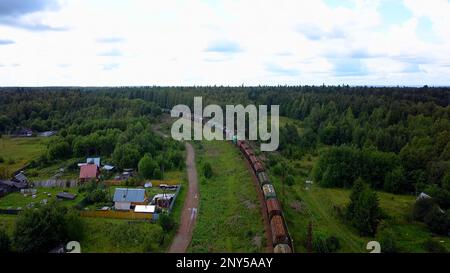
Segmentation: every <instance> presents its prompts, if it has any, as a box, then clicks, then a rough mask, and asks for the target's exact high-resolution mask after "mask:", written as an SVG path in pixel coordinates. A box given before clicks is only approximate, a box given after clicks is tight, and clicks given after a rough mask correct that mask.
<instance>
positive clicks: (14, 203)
mask: <svg viewBox="0 0 450 273" xmlns="http://www.w3.org/2000/svg"><path fill="white" fill-rule="evenodd" d="M36 189H37V193H36V198H32V196H31V195H29V196H24V195H23V194H21V193H20V192H14V193H10V194H8V195H6V196H4V197H2V198H0V208H2V209H6V208H10V207H11V208H13V209H17V208H18V207H21V208H22V209H25V208H26V207H27V205H28V204H30V203H34V204H36V205H38V204H39V203H40V202H41V201H42V200H44V199H47V200H48V201H49V202H50V201H51V200H53V199H56V194H58V193H59V192H62V191H67V192H70V193H72V194H78V190H77V189H76V188H70V189H69V188H67V189H61V188H36ZM47 194H50V195H51V196H48V195H47ZM82 199H83V196H82V195H80V194H78V195H77V197H76V198H75V199H74V200H63V201H61V202H63V204H64V205H67V206H74V205H76V204H77V203H78V202H80V201H81V200H82Z"/></svg>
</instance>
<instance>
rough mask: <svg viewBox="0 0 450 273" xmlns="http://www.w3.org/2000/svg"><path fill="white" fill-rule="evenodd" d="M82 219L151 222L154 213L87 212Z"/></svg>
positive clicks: (81, 213)
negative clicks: (141, 220)
mask: <svg viewBox="0 0 450 273" xmlns="http://www.w3.org/2000/svg"><path fill="white" fill-rule="evenodd" d="M80 216H82V217H101V218H115V219H129V220H138V219H144V220H151V219H152V218H153V214H152V213H137V212H134V211H117V210H85V211H81V212H80Z"/></svg>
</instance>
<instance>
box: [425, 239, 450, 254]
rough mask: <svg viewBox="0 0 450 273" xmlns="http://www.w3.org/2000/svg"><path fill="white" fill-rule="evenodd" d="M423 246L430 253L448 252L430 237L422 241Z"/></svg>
mask: <svg viewBox="0 0 450 273" xmlns="http://www.w3.org/2000/svg"><path fill="white" fill-rule="evenodd" d="M423 248H424V249H425V250H426V251H428V252H431V253H448V251H447V249H446V248H445V246H443V245H442V244H441V243H438V242H436V241H433V240H432V239H428V240H426V241H425V242H424V243H423Z"/></svg>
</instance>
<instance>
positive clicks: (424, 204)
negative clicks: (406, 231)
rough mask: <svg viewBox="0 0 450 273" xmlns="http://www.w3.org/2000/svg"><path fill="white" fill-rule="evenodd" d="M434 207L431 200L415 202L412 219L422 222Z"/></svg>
mask: <svg viewBox="0 0 450 273" xmlns="http://www.w3.org/2000/svg"><path fill="white" fill-rule="evenodd" d="M435 207H436V203H435V202H434V200H433V199H432V198H421V199H419V200H417V201H416V203H415V204H414V207H413V218H414V220H416V221H423V220H424V218H425V216H426V215H427V214H428V213H429V212H430V211H431V210H432V209H433V208H435Z"/></svg>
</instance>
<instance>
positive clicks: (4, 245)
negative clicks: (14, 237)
mask: <svg viewBox="0 0 450 273" xmlns="http://www.w3.org/2000/svg"><path fill="white" fill-rule="evenodd" d="M10 250H11V240H10V238H9V236H8V234H7V233H6V231H5V230H3V229H0V253H7V252H9V251H10Z"/></svg>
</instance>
